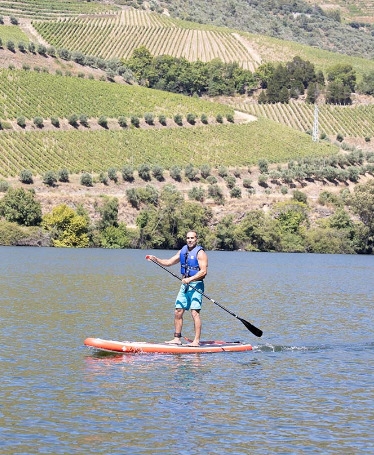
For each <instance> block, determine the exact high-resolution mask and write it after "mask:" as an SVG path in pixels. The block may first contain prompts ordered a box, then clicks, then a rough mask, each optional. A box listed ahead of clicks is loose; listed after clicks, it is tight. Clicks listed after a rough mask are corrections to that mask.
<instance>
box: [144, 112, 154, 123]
mask: <svg viewBox="0 0 374 455" xmlns="http://www.w3.org/2000/svg"><path fill="white" fill-rule="evenodd" d="M144 120H145V123H146V124H147V125H154V121H155V116H154V115H153V114H151V113H150V112H147V113H146V114H144Z"/></svg>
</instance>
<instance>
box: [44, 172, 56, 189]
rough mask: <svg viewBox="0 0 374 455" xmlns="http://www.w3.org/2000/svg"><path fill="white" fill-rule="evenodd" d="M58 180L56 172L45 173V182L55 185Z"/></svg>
mask: <svg viewBox="0 0 374 455" xmlns="http://www.w3.org/2000/svg"><path fill="white" fill-rule="evenodd" d="M56 182H57V176H56V173H55V172H53V171H47V172H46V173H45V174H44V175H43V183H44V184H45V185H48V186H54V185H55V183H56Z"/></svg>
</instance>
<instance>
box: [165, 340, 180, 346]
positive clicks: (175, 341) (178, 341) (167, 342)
mask: <svg viewBox="0 0 374 455" xmlns="http://www.w3.org/2000/svg"><path fill="white" fill-rule="evenodd" d="M165 344H178V345H180V344H182V342H181V339H180V338H173V339H172V340H170V341H165Z"/></svg>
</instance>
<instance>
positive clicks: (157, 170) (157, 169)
mask: <svg viewBox="0 0 374 455" xmlns="http://www.w3.org/2000/svg"><path fill="white" fill-rule="evenodd" d="M152 175H153V177H154V178H155V179H156V180H158V181H159V182H163V181H164V180H165V179H164V170H163V168H162V167H161V166H157V165H156V166H153V169H152Z"/></svg>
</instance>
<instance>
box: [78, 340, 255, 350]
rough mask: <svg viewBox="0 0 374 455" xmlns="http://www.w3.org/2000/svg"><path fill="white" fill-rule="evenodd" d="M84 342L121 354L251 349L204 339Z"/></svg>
mask: <svg viewBox="0 0 374 455" xmlns="http://www.w3.org/2000/svg"><path fill="white" fill-rule="evenodd" d="M84 344H85V345H86V346H88V347H90V348H94V349H96V350H98V351H105V352H113V353H121V354H142V353H153V354H196V353H204V352H206V353H211V352H242V351H251V350H252V346H251V345H250V344H244V343H241V342H240V341H233V342H228V341H202V342H200V346H189V345H188V344H181V345H178V344H168V343H147V342H138V341H113V340H103V339H101V338H86V339H85V340H84Z"/></svg>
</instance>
